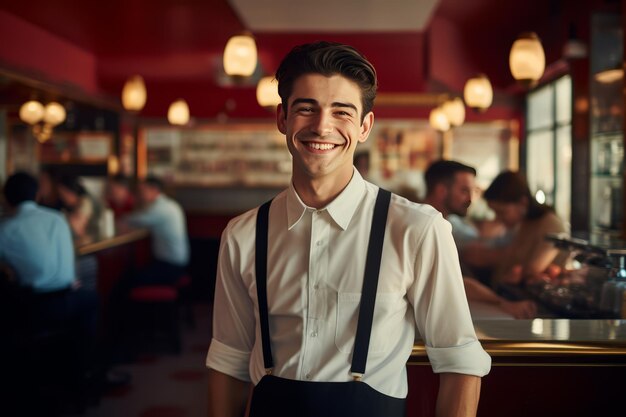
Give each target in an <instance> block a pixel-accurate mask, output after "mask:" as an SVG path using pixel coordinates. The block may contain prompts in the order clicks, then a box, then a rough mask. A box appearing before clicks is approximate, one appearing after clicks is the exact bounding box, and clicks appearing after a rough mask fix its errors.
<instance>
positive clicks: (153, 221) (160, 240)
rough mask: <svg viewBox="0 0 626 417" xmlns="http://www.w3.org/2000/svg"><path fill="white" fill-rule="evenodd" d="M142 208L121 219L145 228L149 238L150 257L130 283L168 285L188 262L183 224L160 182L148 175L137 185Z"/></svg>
mask: <svg viewBox="0 0 626 417" xmlns="http://www.w3.org/2000/svg"><path fill="white" fill-rule="evenodd" d="M138 190H139V197H140V201H141V204H142V208H141V209H140V210H139V211H137V212H135V213H133V214H131V215H129V216H127V217H126V218H125V220H126V221H127V222H128V223H129V224H130V225H131V226H135V227H145V228H147V229H149V230H150V233H151V237H152V255H153V257H154V260H153V261H152V263H151V264H149V265H148V266H147V267H146V268H144V269H142V270H141V271H139V273H137V274H135V276H134V277H133V278H132V281H133V282H132V284H133V285H141V284H172V283H174V282H176V280H177V279H178V278H179V277H180V276H181V275H183V274H184V273H185V268H186V266H187V263H188V262H189V240H188V237H187V223H186V220H185V214H184V213H183V210H182V208H181V207H180V205H179V204H178V203H177V202H176V201H174V200H172V199H171V198H169V197H167V196H166V195H165V194H164V193H163V183H162V182H161V180H160V179H158V178H156V177H152V176H149V177H148V178H146V179H145V180H143V181H142V182H141V183H140V184H139V187H138Z"/></svg>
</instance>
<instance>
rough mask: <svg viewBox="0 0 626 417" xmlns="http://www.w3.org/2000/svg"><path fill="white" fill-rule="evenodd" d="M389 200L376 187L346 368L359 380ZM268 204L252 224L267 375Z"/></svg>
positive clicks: (269, 362)
mask: <svg viewBox="0 0 626 417" xmlns="http://www.w3.org/2000/svg"><path fill="white" fill-rule="evenodd" d="M390 200H391V193H390V192H389V191H387V190H383V189H379V191H378V195H377V197H376V204H375V206H374V215H373V216H372V229H371V231H370V239H369V244H368V247H367V260H366V263H365V275H364V278H363V290H362V294H361V303H360V306H359V319H358V323H357V331H356V337H355V343H354V352H353V355H352V367H351V369H350V372H352V374H353V375H354V377H355V379H356V380H359V379H360V378H361V376H362V375H363V374H364V373H365V365H366V362H367V352H368V349H369V342H370V334H371V330H372V321H373V318H374V305H375V301H376V288H377V287H378V275H379V272H380V263H381V258H382V251H383V241H384V237H385V226H386V223H387V212H388V209H389V202H390ZM270 205H271V201H268V202H266V203H265V204H263V205H262V206H261V207H259V211H258V214H257V224H256V226H257V227H256V251H255V266H256V284H257V298H258V303H259V320H260V325H261V341H262V345H263V362H264V366H265V371H266V373H268V374H269V373H271V370H272V368H273V367H274V361H273V358H272V348H271V343H270V332H269V319H268V308H267V246H268V218H269V208H270Z"/></svg>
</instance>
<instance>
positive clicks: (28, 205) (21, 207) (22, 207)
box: [17, 200, 37, 212]
mask: <svg viewBox="0 0 626 417" xmlns="http://www.w3.org/2000/svg"><path fill="white" fill-rule="evenodd" d="M35 207H37V203H35V202H34V201H32V200H28V201H23V202H21V203H20V204H18V206H17V211H18V212H22V211H26V210H32V209H34V208H35Z"/></svg>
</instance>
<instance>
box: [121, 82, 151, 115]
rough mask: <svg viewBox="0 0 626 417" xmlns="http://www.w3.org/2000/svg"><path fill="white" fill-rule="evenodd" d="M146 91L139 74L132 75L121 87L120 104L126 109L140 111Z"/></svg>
mask: <svg viewBox="0 0 626 417" xmlns="http://www.w3.org/2000/svg"><path fill="white" fill-rule="evenodd" d="M147 98H148V93H147V91H146V84H145V83H144V81H143V78H142V77H141V75H133V76H132V77H130V78H129V79H128V80H127V81H126V83H125V84H124V88H123V89H122V105H123V106H124V108H125V109H126V110H128V111H136V112H138V111H141V109H143V107H144V106H145V105H146V100H147Z"/></svg>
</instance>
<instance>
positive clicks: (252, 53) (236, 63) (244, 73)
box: [224, 35, 257, 77]
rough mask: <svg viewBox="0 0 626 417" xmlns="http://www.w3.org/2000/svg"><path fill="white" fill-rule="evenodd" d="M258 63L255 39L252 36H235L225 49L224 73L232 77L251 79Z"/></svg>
mask: <svg viewBox="0 0 626 417" xmlns="http://www.w3.org/2000/svg"><path fill="white" fill-rule="evenodd" d="M256 63H257V50H256V43H255V42H254V38H253V37H252V36H250V35H237V36H233V37H232V38H230V39H229V40H228V42H227V43H226V48H224V72H226V74H228V75H230V76H241V77H249V76H250V75H252V74H253V73H254V70H255V69H256Z"/></svg>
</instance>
